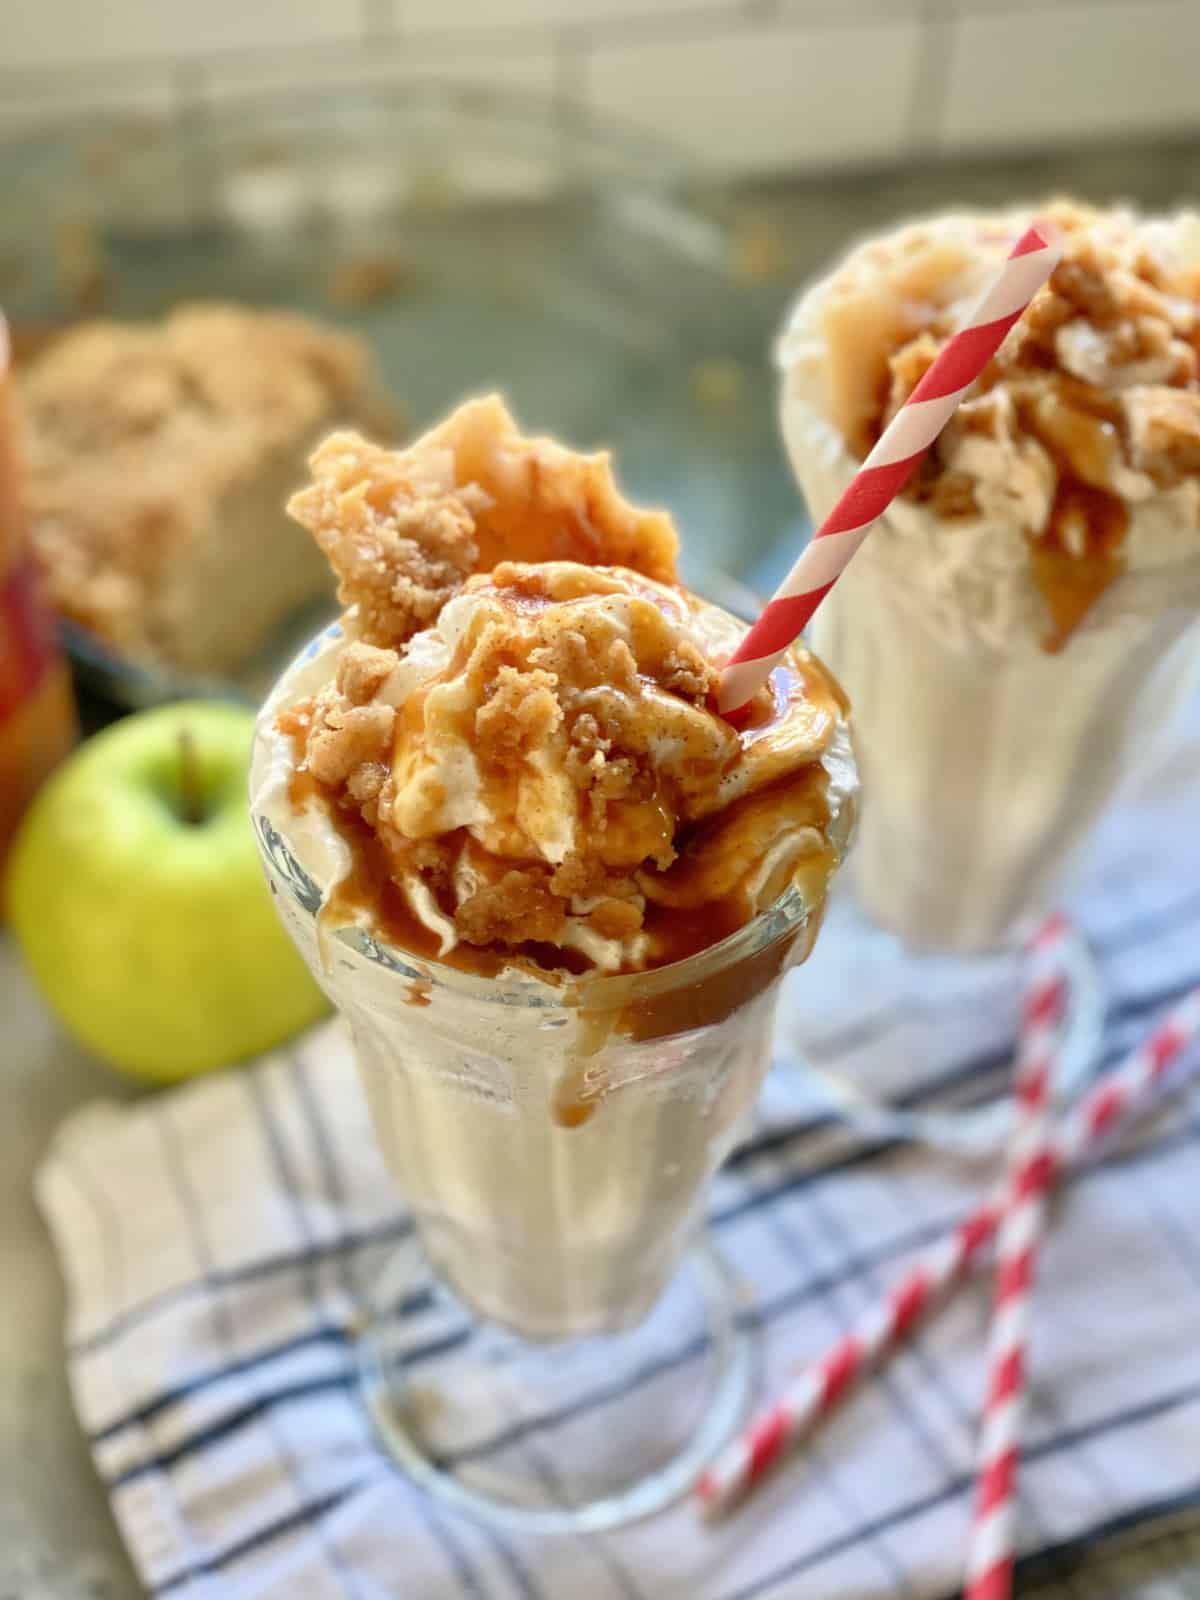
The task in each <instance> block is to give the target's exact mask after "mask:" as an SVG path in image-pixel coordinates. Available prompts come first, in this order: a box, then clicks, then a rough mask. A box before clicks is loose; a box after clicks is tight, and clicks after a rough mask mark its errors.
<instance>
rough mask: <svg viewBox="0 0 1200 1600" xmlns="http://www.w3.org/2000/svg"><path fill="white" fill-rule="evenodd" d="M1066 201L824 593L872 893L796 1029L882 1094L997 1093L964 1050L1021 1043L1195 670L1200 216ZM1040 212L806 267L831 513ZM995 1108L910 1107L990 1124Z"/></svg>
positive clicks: (818, 446) (1072, 1066) (857, 1090)
mask: <svg viewBox="0 0 1200 1600" xmlns="http://www.w3.org/2000/svg"><path fill="white" fill-rule="evenodd" d="M1050 211H1051V215H1052V217H1053V220H1054V221H1055V223H1056V224H1057V225H1058V226H1059V227H1060V229H1061V231H1062V237H1063V241H1064V252H1065V253H1064V258H1063V261H1062V262H1061V263H1060V265H1059V267H1057V268H1056V270H1055V272H1054V274H1053V275H1052V277H1051V279H1050V281H1049V283H1048V284H1047V286H1046V287H1045V288H1044V289H1043V290H1041V291H1039V294H1038V296H1037V297H1035V299H1034V300H1033V302H1032V303H1031V305H1030V307H1029V310H1028V313H1027V314H1026V315H1025V316H1024V317H1023V318H1022V319H1021V321H1019V322H1018V323H1017V325H1016V326H1015V327H1014V328H1013V329H1012V330H1011V331H1010V333H1009V336H1008V338H1007V339H1006V341H1005V343H1004V344H1003V345H1002V346H1001V348H1000V351H999V352H998V353H997V356H996V357H995V359H994V360H993V361H992V362H991V363H989V365H988V367H987V368H985V369H984V372H983V373H982V374H981V376H980V378H979V380H978V382H977V383H976V384H974V385H973V386H972V387H971V389H970V390H969V392H968V393H967V395H966V398H965V399H964V400H963V402H962V404H961V405H960V406H959V407H958V409H957V410H956V411H955V413H954V415H953V417H952V418H951V419H950V421H949V422H948V423H947V424H946V426H945V427H944V429H943V431H942V433H941V434H940V435H939V437H938V439H937V441H936V442H935V444H934V446H933V448H932V450H931V451H930V453H929V455H928V457H926V458H925V460H924V461H923V462H922V463H921V465H920V466H919V467H918V469H917V471H916V473H915V475H914V477H913V478H912V480H911V481H910V484H909V487H908V489H907V490H906V491H905V492H904V493H902V494H900V495H898V496H897V497H896V498H895V499H894V500H893V501H892V502H891V503H890V505H889V506H888V507H887V509H886V510H885V512H884V513H883V515H882V516H881V517H880V518H879V520H878V524H877V526H875V527H874V528H873V530H872V532H871V535H870V537H869V538H868V539H867V541H866V543H865V544H864V546H863V548H862V549H861V550H860V551H859V552H858V554H857V555H856V557H855V559H854V561H853V562H852V563H851V565H850V567H849V568H848V570H847V571H846V573H845V574H844V576H843V577H842V578H841V580H840V581H839V583H838V584H837V586H836V588H835V589H834V590H833V591H832V592H831V593H830V594H829V595H828V597H827V598H826V599H825V601H824V602H823V604H822V606H821V608H820V610H819V611H818V612H817V614H816V616H815V617H814V619H813V630H812V631H813V638H814V642H815V644H816V647H817V648H818V650H819V651H820V652H821V654H822V657H823V658H824V659H825V660H826V661H827V662H828V663H829V665H830V666H831V667H832V668H833V670H834V671H835V672H836V673H837V674H838V676H839V678H840V680H841V681H842V683H843V684H844V686H845V689H846V692H847V694H848V696H849V698H850V701H851V704H852V705H853V707H854V722H855V744H856V748H857V751H858V755H859V760H860V763H861V767H862V773H863V780H864V785H865V787H866V790H867V794H868V805H867V806H866V808H865V810H864V814H863V819H862V826H861V828H860V830H859V835H858V841H857V844H856V850H855V861H854V866H853V870H852V873H851V877H852V879H853V887H854V889H855V891H856V898H857V905H858V909H859V911H860V912H861V913H865V915H859V916H857V917H855V915H854V912H853V911H852V909H851V908H850V907H849V906H842V907H838V908H836V910H835V911H834V912H833V913H831V922H832V923H834V924H836V925H837V928H838V933H837V936H836V937H833V938H828V939H826V941H825V943H824V946H823V949H822V954H821V959H820V961H819V963H818V965H819V966H820V967H821V969H822V970H821V971H820V972H819V973H818V972H815V971H813V972H810V973H809V974H807V975H806V980H805V981H806V983H807V984H808V985H809V986H811V985H813V984H817V985H819V986H820V993H821V996H822V1000H823V1001H824V1002H825V1005H824V1015H823V1017H822V1018H821V1019H819V1021H818V1022H817V1024H816V1025H815V1026H813V1025H812V1023H811V1018H810V1019H809V1020H808V1021H806V1019H805V1017H804V1016H803V1015H802V1014H800V1013H798V1015H797V1019H796V1023H795V1028H794V1035H795V1038H794V1042H795V1043H796V1044H797V1046H799V1047H800V1048H802V1049H804V1050H805V1052H806V1053H807V1054H808V1056H809V1058H810V1059H811V1060H814V1061H815V1062H816V1064H817V1065H818V1066H819V1067H823V1068H824V1069H825V1070H826V1071H827V1073H829V1074H830V1075H831V1076H833V1075H838V1076H841V1078H842V1083H843V1098H848V1099H849V1100H850V1101H851V1102H852V1103H854V1104H855V1105H856V1106H858V1107H859V1108H860V1109H861V1106H862V1104H863V1103H864V1102H875V1103H876V1104H878V1102H879V1101H888V1102H890V1103H891V1105H892V1106H893V1107H894V1106H895V1105H896V1103H897V1101H899V1102H900V1103H901V1108H902V1109H903V1110H905V1111H907V1112H909V1113H911V1112H912V1111H914V1110H915V1109H916V1108H917V1107H924V1106H928V1105H929V1104H930V1103H931V1101H932V1099H933V1098H934V1097H936V1096H937V1094H938V1093H939V1091H941V1090H944V1089H945V1088H946V1087H947V1085H948V1083H949V1082H950V1080H951V1079H953V1078H955V1076H957V1078H958V1079H959V1080H961V1085H960V1086H961V1087H963V1088H964V1089H965V1091H966V1093H967V1094H972V1095H973V1094H974V1093H975V1090H976V1088H978V1086H979V1083H980V1082H981V1081H983V1080H984V1079H985V1077H986V1075H981V1074H974V1075H972V1074H971V1073H969V1072H965V1071H964V1070H963V1068H964V1067H965V1066H967V1065H969V1064H970V1062H971V1060H972V1059H973V1060H979V1059H984V1060H986V1059H987V1058H989V1057H992V1058H994V1059H996V1060H997V1061H998V1062H1000V1061H1003V1060H1004V1058H1005V1055H1006V1053H1008V1052H1010V1051H1011V1042H1012V1037H1013V1034H1014V1033H1015V1030H1016V1024H1017V1012H1018V1006H1019V998H1020V993H1021V977H1022V974H1021V961H1022V945H1023V941H1024V940H1025V938H1026V937H1027V936H1028V935H1029V933H1031V932H1032V930H1033V928H1034V926H1035V925H1036V923H1037V921H1038V920H1039V919H1040V918H1041V917H1043V916H1044V915H1045V914H1046V913H1047V912H1048V911H1050V910H1052V909H1053V908H1054V906H1055V904H1056V902H1057V901H1058V899H1059V898H1060V896H1062V895H1064V894H1069V892H1070V887H1071V884H1072V881H1073V879H1074V877H1075V873H1076V868H1077V867H1078V866H1079V865H1080V863H1081V861H1082V860H1083V859H1085V852H1086V847H1087V845H1088V843H1089V842H1090V839H1091V837H1092V834H1093V831H1094V828H1095V824H1096V822H1097V820H1098V819H1099V817H1100V816H1101V815H1102V813H1104V812H1105V811H1106V810H1107V809H1108V808H1109V807H1111V806H1112V805H1113V803H1114V801H1115V800H1116V799H1118V797H1119V796H1120V793H1121V790H1122V786H1123V785H1124V784H1125V783H1126V782H1128V781H1131V780H1133V779H1137V780H1139V781H1145V778H1146V776H1147V774H1148V773H1151V772H1152V771H1153V770H1154V765H1155V762H1156V760H1157V759H1158V758H1159V757H1160V755H1161V754H1162V753H1163V752H1164V750H1165V749H1168V748H1169V746H1170V744H1171V742H1172V740H1173V739H1174V738H1175V737H1176V730H1177V728H1178V725H1179V717H1178V713H1179V712H1180V710H1181V708H1182V707H1183V706H1185V704H1186V702H1187V701H1188V699H1189V698H1190V697H1191V696H1192V695H1193V694H1194V693H1195V691H1196V688H1197V686H1198V685H1200V537H1198V535H1197V529H1198V528H1200V473H1198V472H1197V467H1196V463H1197V461H1198V460H1200V455H1197V446H1198V445H1200V368H1198V366H1197V362H1196V358H1195V353H1194V352H1193V351H1191V350H1190V347H1189V348H1188V349H1186V350H1185V349H1184V345H1183V340H1182V337H1181V331H1185V330H1186V329H1187V328H1190V327H1192V326H1193V325H1194V322H1195V316H1196V310H1197V305H1198V303H1200V302H1198V299H1197V290H1196V279H1195V276H1194V271H1193V266H1192V255H1193V244H1192V240H1193V236H1194V219H1192V218H1190V217H1188V216H1186V215H1181V216H1179V217H1176V218H1158V219H1146V218H1140V217H1137V216H1135V215H1133V214H1132V213H1128V212H1124V211H1120V210H1118V211H1112V212H1106V211H1093V210H1089V209H1087V208H1083V207H1079V206H1074V205H1071V204H1070V203H1066V202H1063V203H1060V204H1058V205H1056V206H1053V207H1051V208H1050ZM1029 221H1030V214H1029V213H1028V212H1026V211H1020V210H1018V211H1014V212H1011V213H996V214H986V215H985V214H976V213H963V214H951V215H948V216H944V217H935V218H930V219H925V220H918V221H916V222H913V223H908V224H903V225H901V226H899V227H897V228H896V229H895V230H894V232H891V233H886V234H884V235H882V236H880V237H878V238H876V239H872V240H869V241H866V242H864V243H863V244H861V245H859V246H858V247H857V248H855V249H853V250H852V251H851V252H850V253H849V255H848V256H847V257H846V258H845V260H844V261H843V262H842V263H841V264H840V265H838V266H837V267H836V268H835V269H834V271H832V272H831V273H830V274H828V275H827V276H826V277H824V278H822V279H821V280H820V281H819V282H816V283H814V284H812V285H810V286H809V287H808V289H807V290H805V292H804V293H803V294H802V295H801V296H800V298H799V299H798V301H797V302H796V305H795V306H794V308H793V310H792V313H791V317H790V319H789V322H788V325H787V327H786V329H785V331H784V333H783V336H782V339H781V341H780V345H779V351H778V354H779V363H780V368H781V373H782V393H781V415H782V422H783V431H784V435H785V438H786V442H787V447H788V452H789V455H790V458H791V462H792V466H793V469H794V471H795V474H796V477H797V480H798V482H799V484H800V487H801V489H802V491H803V493H804V495H805V498H806V500H807V502H808V504H809V507H810V510H811V511H812V512H813V515H814V517H816V518H820V517H823V516H824V515H826V514H827V512H828V511H829V510H830V508H831V507H832V506H833V505H834V504H835V503H836V502H837V500H838V499H839V497H840V496H841V494H842V493H843V492H844V490H845V489H846V487H847V485H848V484H849V483H850V481H851V480H852V478H853V476H854V474H855V472H856V470H857V468H858V465H859V460H860V458H861V457H862V456H863V455H864V454H865V452H866V448H867V446H868V444H869V442H870V440H871V439H872V438H873V437H874V434H875V432H876V430H877V429H878V428H879V427H880V426H881V425H882V421H883V418H884V417H885V415H886V414H887V412H888V410H889V409H890V408H892V407H894V406H895V405H896V404H898V403H900V402H901V401H902V400H903V399H904V398H906V397H907V395H908V394H909V393H910V392H911V390H912V388H913V385H914V384H915V383H916V382H917V381H918V380H919V378H920V376H921V374H922V373H923V372H924V370H925V369H926V367H927V366H928V364H929V362H930V361H932V359H933V356H934V353H935V352H936V351H937V350H938V349H939V348H941V345H942V344H943V342H944V341H945V339H946V338H947V337H948V334H949V331H950V329H951V328H953V327H954V326H955V325H956V324H957V323H958V322H959V321H960V320H961V315H962V310H963V307H964V306H965V305H969V304H970V303H971V300H972V297H973V295H974V294H975V293H977V291H978V288H979V286H980V284H981V283H982V282H984V281H986V279H987V275H988V274H989V273H990V272H992V271H994V270H995V267H996V264H997V262H998V261H999V259H1000V258H1001V257H1002V256H1003V253H1004V251H1005V250H1006V249H1007V248H1008V247H1009V244H1010V242H1011V240H1012V239H1013V238H1014V237H1016V236H1017V235H1018V234H1019V232H1020V230H1021V228H1022V227H1024V226H1025V225H1027V224H1028V222H1029ZM1177 325H1178V327H1177ZM1151 346H1154V350H1155V352H1156V353H1155V354H1154V355H1153V356H1151V355H1150V354H1149V352H1150V350H1151ZM843 951H844V952H850V951H852V955H850V954H846V956H845V959H844V960H842V961H841V971H839V970H838V962H839V960H840V953H841V952H843ZM1070 958H1071V963H1072V999H1073V1009H1072V1012H1071V1015H1070V1017H1069V1018H1068V1027H1067V1031H1066V1036H1065V1042H1064V1046H1063V1048H1062V1050H1061V1051H1060V1063H1061V1067H1060V1090H1061V1093H1062V1094H1063V1095H1064V1096H1068V1095H1070V1094H1071V1093H1072V1092H1073V1091H1074V1090H1075V1089H1076V1088H1077V1087H1078V1081H1079V1079H1080V1078H1081V1076H1082V1075H1084V1074H1085V1073H1086V1072H1087V1071H1088V1070H1089V1069H1090V1068H1091V1067H1092V1065H1093V1064H1094V1061H1095V1055H1096V1046H1097V1043H1098V1037H1099V1032H1100V1024H1101V1020H1102V1016H1101V1014H1102V998H1103V997H1102V993H1101V989H1100V984H1099V979H1098V976H1097V969H1096V967H1095V964H1094V962H1093V961H1092V958H1091V956H1090V953H1089V951H1088V949H1087V947H1086V945H1085V944H1084V942H1083V940H1082V939H1081V938H1079V937H1078V936H1076V937H1075V939H1074V942H1073V944H1072V947H1071V951H1070ZM800 988H801V989H803V988H804V985H803V984H802V985H801V986H800ZM797 998H798V1001H799V1002H800V1003H801V1004H803V1000H804V995H803V994H800V995H798V996H797ZM839 1010H840V1012H841V1014H840V1015H839ZM939 1012H940V1014H941V1015H940V1019H939V1017H938V1014H939ZM900 1017H903V1019H904V1020H903V1021H902V1022H898V1023H896V1024H895V1025H892V1023H891V1022H886V1023H885V1021H884V1020H882V1019H887V1018H891V1019H896V1018H900ZM922 1019H929V1022H930V1025H929V1026H922ZM964 1019H969V1021H968V1022H966V1023H965V1024H964ZM992 1019H999V1020H998V1021H997V1023H996V1025H995V1026H992ZM935 1022H936V1024H937V1025H934V1023H935ZM939 1033H940V1034H941V1035H942V1036H944V1037H947V1038H951V1037H953V1038H954V1039H956V1041H957V1045H956V1048H957V1049H958V1052H959V1054H958V1060H957V1062H956V1063H954V1064H953V1066H954V1069H955V1070H954V1071H953V1072H952V1071H950V1070H949V1069H950V1067H951V1065H952V1063H950V1062H945V1063H938V1062H936V1061H935V1060H934V1059H933V1056H934V1053H935V1050H936V1045H937V1038H938V1035H939ZM847 1068H848V1069H849V1070H848V1071H847ZM847 1080H848V1081H847ZM990 1081H991V1084H992V1086H993V1087H994V1088H999V1089H1000V1090H1002V1091H1006V1090H1007V1075H1006V1074H1004V1073H999V1072H998V1073H995V1074H992V1075H991V1080H990ZM996 1113H997V1114H996V1115H987V1116H984V1117H983V1118H982V1119H976V1120H975V1124H974V1127H973V1128H968V1126H967V1119H965V1118H962V1117H955V1118H952V1119H951V1120H950V1122H947V1121H945V1120H944V1119H942V1120H940V1121H939V1122H937V1123H934V1122H933V1121H930V1120H924V1121H923V1122H920V1123H918V1121H917V1120H916V1119H915V1118H913V1117H912V1116H909V1118H908V1122H907V1126H908V1127H909V1128H910V1129H911V1130H912V1131H914V1132H920V1131H924V1132H927V1133H931V1134H933V1135H934V1136H936V1137H938V1138H940V1139H943V1140H944V1139H946V1138H951V1139H959V1138H966V1139H967V1141H968V1142H969V1143H982V1144H987V1143H991V1142H994V1141H995V1140H996V1139H997V1138H999V1137H1001V1136H1002V1135H1003V1131H1004V1126H1005V1120H1004V1119H1005V1108H1004V1104H1003V1103H999V1104H998V1105H997V1107H996ZM903 1126H904V1123H903V1119H902V1121H901V1123H900V1124H897V1123H896V1122H895V1120H894V1119H893V1127H899V1128H902V1127H903Z"/></svg>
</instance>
